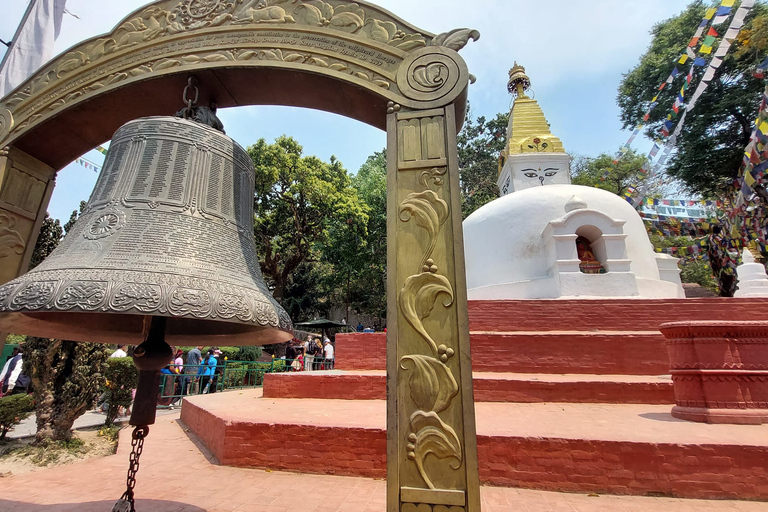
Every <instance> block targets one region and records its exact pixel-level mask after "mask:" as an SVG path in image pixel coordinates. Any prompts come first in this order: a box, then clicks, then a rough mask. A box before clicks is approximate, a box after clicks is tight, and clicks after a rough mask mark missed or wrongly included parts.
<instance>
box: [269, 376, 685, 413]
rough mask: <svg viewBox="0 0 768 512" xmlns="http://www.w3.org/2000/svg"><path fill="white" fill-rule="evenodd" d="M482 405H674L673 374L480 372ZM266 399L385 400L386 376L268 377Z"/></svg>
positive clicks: (478, 386)
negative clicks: (565, 403)
mask: <svg viewBox="0 0 768 512" xmlns="http://www.w3.org/2000/svg"><path fill="white" fill-rule="evenodd" d="M473 387H474V392H475V401H477V402H520V403H531V402H533V403H535V402H572V403H625V404H669V405H670V406H671V405H672V404H674V401H675V395H674V390H673V388H672V380H671V378H670V377H669V376H668V375H659V376H637V375H583V374H573V375H551V374H529V373H489V372H475V374H474V385H473ZM264 397H267V398H321V399H340V400H385V399H386V397H387V392H386V372H384V371H379V370H369V371H340V370H332V371H318V372H296V373H271V374H266V375H265V376H264Z"/></svg>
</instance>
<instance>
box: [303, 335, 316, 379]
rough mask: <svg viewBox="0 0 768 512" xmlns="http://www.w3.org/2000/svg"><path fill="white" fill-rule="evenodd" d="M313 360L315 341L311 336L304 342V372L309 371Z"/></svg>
mask: <svg viewBox="0 0 768 512" xmlns="http://www.w3.org/2000/svg"><path fill="white" fill-rule="evenodd" d="M314 360H315V340H313V339H312V337H311V336H309V337H308V338H307V341H305V342H304V370H306V371H310V370H311V369H312V363H313V362H314Z"/></svg>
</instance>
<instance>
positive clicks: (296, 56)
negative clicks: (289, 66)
mask: <svg viewBox="0 0 768 512" xmlns="http://www.w3.org/2000/svg"><path fill="white" fill-rule="evenodd" d="M283 60H284V61H285V62H303V61H305V60H307V56H306V55H302V54H301V53H289V54H288V55H286V56H285V58H284V59H283Z"/></svg>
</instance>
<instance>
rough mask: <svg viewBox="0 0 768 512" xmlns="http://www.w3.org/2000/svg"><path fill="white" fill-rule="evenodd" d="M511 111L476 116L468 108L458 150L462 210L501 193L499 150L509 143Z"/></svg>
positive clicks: (464, 212) (474, 207) (464, 213)
mask: <svg viewBox="0 0 768 512" xmlns="http://www.w3.org/2000/svg"><path fill="white" fill-rule="evenodd" d="M507 124H509V113H501V114H496V117H494V118H493V119H490V120H486V118H485V117H483V116H480V117H478V118H477V119H475V120H473V119H472V115H471V112H470V110H469V109H467V115H466V118H465V120H464V127H463V128H462V129H461V131H460V132H459V134H458V136H457V138H456V142H457V145H458V153H459V184H460V187H461V214H462V218H464V219H466V218H467V217H468V216H469V214H471V213H472V212H474V211H475V210H477V209H478V208H480V207H481V206H483V205H484V204H486V203H490V202H491V201H493V200H494V199H496V198H498V197H499V187H498V186H497V185H496V180H497V178H498V176H499V153H500V152H501V150H502V149H504V144H505V143H506V133H507Z"/></svg>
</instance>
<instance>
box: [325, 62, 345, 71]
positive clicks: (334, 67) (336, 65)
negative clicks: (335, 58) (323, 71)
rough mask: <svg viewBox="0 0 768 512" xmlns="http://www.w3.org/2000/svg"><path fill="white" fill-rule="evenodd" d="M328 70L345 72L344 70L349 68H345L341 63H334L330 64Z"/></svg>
mask: <svg viewBox="0 0 768 512" xmlns="http://www.w3.org/2000/svg"><path fill="white" fill-rule="evenodd" d="M330 68H331V69H332V70H334V71H346V70H348V69H349V66H347V65H346V64H343V63H341V62H336V63H333V64H331V66H330Z"/></svg>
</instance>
